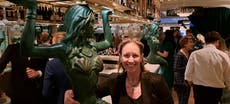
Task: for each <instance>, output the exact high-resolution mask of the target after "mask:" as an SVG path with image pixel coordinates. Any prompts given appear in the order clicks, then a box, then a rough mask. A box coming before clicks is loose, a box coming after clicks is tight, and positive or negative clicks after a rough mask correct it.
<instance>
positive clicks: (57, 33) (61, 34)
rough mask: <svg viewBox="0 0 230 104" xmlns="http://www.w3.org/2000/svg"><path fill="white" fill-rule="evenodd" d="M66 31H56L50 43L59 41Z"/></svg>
mask: <svg viewBox="0 0 230 104" xmlns="http://www.w3.org/2000/svg"><path fill="white" fill-rule="evenodd" d="M65 35H66V32H56V33H55V34H54V35H53V38H52V44H56V43H60V42H61V41H62V39H63V38H64V37H65Z"/></svg>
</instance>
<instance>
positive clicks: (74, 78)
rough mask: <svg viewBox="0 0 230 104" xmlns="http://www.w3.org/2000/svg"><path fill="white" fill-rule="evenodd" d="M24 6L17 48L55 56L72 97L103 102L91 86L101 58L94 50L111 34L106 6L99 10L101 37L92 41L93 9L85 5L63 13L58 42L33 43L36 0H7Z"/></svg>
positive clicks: (84, 102) (106, 43)
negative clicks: (101, 39) (71, 90)
mask: <svg viewBox="0 0 230 104" xmlns="http://www.w3.org/2000/svg"><path fill="white" fill-rule="evenodd" d="M10 1H11V2H14V3H16V4H19V5H22V6H24V7H26V8H27V14H26V23H25V27H24V31H23V34H22V37H21V52H22V55H24V56H35V57H36V56H39V57H56V58H59V59H60V60H61V61H62V63H63V64H64V66H65V72H66V73H67V76H68V77H69V79H70V82H71V84H72V88H73V91H74V95H76V96H75V98H74V99H75V100H77V101H79V102H80V103H81V104H107V103H106V102H103V101H101V100H99V99H97V98H96V95H95V93H94V92H95V91H94V90H95V88H96V83H97V80H98V75H99V72H100V71H102V70H103V62H102V60H101V58H100V57H99V56H98V55H97V51H99V50H104V49H106V48H108V47H110V46H111V45H112V34H111V30H110V26H109V23H108V15H110V14H111V12H110V11H108V10H103V11H102V13H101V14H102V20H103V28H104V38H105V40H104V41H101V42H92V41H91V40H92V38H93V32H94V19H95V17H94V13H93V11H92V10H91V9H90V8H89V7H88V5H86V4H84V5H75V6H72V7H70V8H69V9H68V10H67V12H66V14H65V16H64V28H65V30H66V36H65V38H64V39H63V40H62V42H61V43H59V44H54V45H51V46H46V47H45V46H43V47H42V46H34V44H33V41H34V35H35V21H36V11H37V3H36V0H10Z"/></svg>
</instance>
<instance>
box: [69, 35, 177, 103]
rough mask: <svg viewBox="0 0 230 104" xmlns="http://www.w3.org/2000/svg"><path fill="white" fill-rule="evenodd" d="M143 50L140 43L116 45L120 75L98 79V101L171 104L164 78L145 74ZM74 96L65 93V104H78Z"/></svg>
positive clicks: (127, 42)
mask: <svg viewBox="0 0 230 104" xmlns="http://www.w3.org/2000/svg"><path fill="white" fill-rule="evenodd" d="M143 48H144V45H143V44H142V43H141V42H140V41H136V40H132V39H126V40H124V41H122V42H121V43H120V45H119V48H118V50H119V69H118V70H119V71H120V70H121V69H123V72H121V73H112V74H110V75H101V77H99V82H98V84H97V86H96V88H97V89H96V94H97V96H98V97H103V96H107V95H111V97H112V104H173V99H172V96H171V94H170V91H169V88H168V86H167V84H166V82H165V81H164V78H163V77H162V76H161V75H158V74H156V73H151V72H149V71H146V70H145V68H144V64H145V62H144V61H143V58H144V56H143ZM103 76H104V77H103ZM74 96H77V95H73V92H72V90H67V91H66V93H65V104H79V102H78V101H74V100H73V97H74Z"/></svg>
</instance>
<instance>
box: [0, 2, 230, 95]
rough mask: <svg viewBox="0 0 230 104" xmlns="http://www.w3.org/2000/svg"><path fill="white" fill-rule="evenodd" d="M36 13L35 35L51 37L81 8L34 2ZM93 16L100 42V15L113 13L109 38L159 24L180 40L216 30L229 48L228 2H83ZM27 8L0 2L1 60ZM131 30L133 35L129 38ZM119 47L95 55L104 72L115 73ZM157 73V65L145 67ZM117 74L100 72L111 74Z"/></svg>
mask: <svg viewBox="0 0 230 104" xmlns="http://www.w3.org/2000/svg"><path fill="white" fill-rule="evenodd" d="M37 2H38V9H37V17H36V28H35V29H36V34H35V35H39V34H41V33H42V32H48V33H49V35H50V36H52V34H54V33H56V32H57V31H59V29H60V27H61V26H62V25H63V17H64V15H65V12H66V11H67V10H68V8H69V7H71V6H72V5H78V4H81V3H82V2H80V0H37ZM84 2H86V3H87V4H88V5H89V7H90V8H91V9H92V10H93V12H94V14H95V25H94V28H95V36H96V37H97V39H96V41H100V40H101V39H100V35H101V36H102V34H103V24H102V19H101V11H102V10H105V9H108V10H111V11H112V15H110V16H109V18H110V19H109V23H110V26H111V31H112V34H113V35H114V36H115V37H118V38H119V37H120V36H121V35H122V34H125V35H127V36H128V37H130V38H132V37H140V35H141V31H142V27H143V24H152V23H157V24H159V26H160V28H161V29H162V32H164V31H166V30H168V29H179V30H180V32H181V36H182V37H183V36H184V35H185V32H186V30H187V29H192V30H193V33H194V35H195V36H196V35H197V34H205V33H206V32H208V31H211V30H216V31H218V32H220V34H221V36H222V37H223V38H224V39H225V40H226V43H227V45H228V46H229V45H230V29H229V25H230V1H229V0H208V1H207V0H85V1H84ZM25 14H26V8H24V7H22V6H18V5H16V4H14V3H11V2H9V1H5V0H0V39H1V38H4V41H3V42H2V43H1V44H0V46H1V47H0V48H1V50H0V56H1V54H2V53H3V52H4V50H5V49H6V47H7V46H8V45H9V44H13V43H12V41H11V40H12V39H13V38H14V39H15V38H16V39H17V38H20V35H21V33H22V31H23V29H24V23H25ZM130 30H133V32H134V33H135V34H136V35H128V32H129V31H130ZM118 44H119V43H117V42H116V40H114V43H113V45H114V46H113V47H111V48H110V49H107V50H105V51H101V52H98V54H100V55H102V58H103V60H104V62H105V65H107V64H109V65H107V66H106V68H107V69H116V68H117V65H114V63H116V62H117V61H118V58H117V56H116V54H115V50H116V49H115V47H116V46H117V45H118ZM146 67H151V68H153V67H154V71H155V70H157V69H159V64H158V65H152V66H151V65H149V66H148V65H147V66H146ZM114 71H116V70H110V71H109V72H108V70H103V73H111V72H114ZM9 73H10V64H9V65H8V67H7V68H6V69H5V70H4V72H3V73H0V91H1V90H2V91H6V92H7V88H8V87H9V85H8V84H7V82H8V80H9V79H7V77H9V76H10V74H9Z"/></svg>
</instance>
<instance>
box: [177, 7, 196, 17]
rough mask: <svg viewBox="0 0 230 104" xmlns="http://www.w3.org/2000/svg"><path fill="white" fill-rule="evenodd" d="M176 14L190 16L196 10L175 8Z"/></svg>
mask: <svg viewBox="0 0 230 104" xmlns="http://www.w3.org/2000/svg"><path fill="white" fill-rule="evenodd" d="M175 12H176V14H177V15H178V16H180V17H188V16H189V15H191V14H192V13H193V12H194V9H193V8H179V9H176V10H175Z"/></svg>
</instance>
